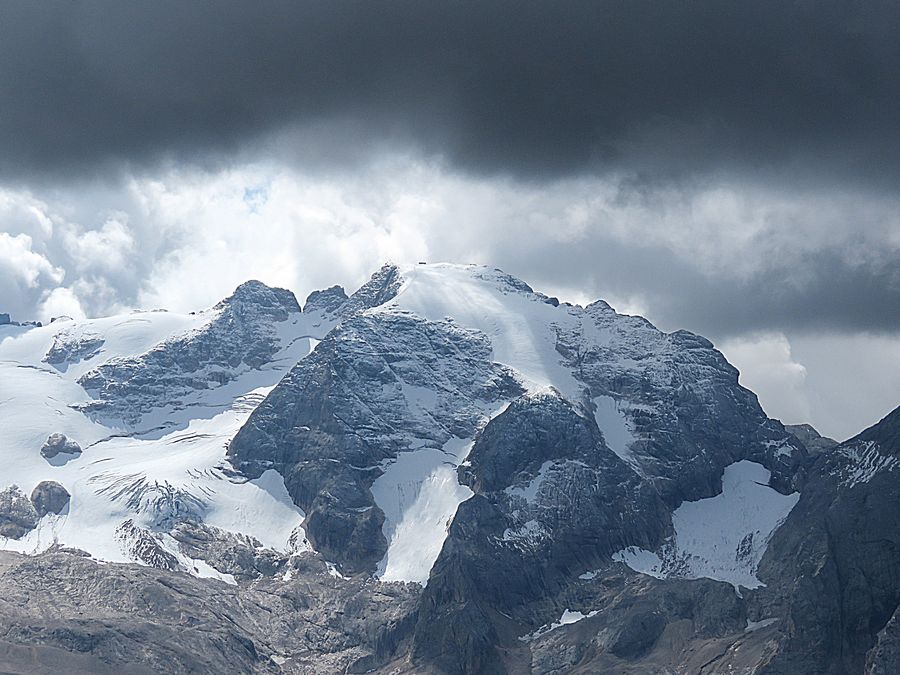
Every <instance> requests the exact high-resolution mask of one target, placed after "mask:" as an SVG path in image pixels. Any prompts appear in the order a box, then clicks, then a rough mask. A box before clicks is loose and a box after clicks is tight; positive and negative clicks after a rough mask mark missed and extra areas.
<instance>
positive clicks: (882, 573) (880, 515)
mask: <svg viewBox="0 0 900 675" xmlns="http://www.w3.org/2000/svg"><path fill="white" fill-rule="evenodd" d="M898 513H900V408H897V409H896V410H894V411H893V412H892V413H891V414H889V415H888V416H887V417H885V418H884V419H883V420H882V421H881V422H879V423H878V424H876V425H875V426H873V427H871V428H869V429H867V430H866V431H864V432H862V433H861V434H859V435H858V436H856V437H854V438H851V439H850V440H848V441H846V442H844V443H842V444H840V445H839V446H837V447H836V448H834V449H833V450H832V451H830V452H828V453H825V454H823V455H820V456H819V457H818V458H817V459H816V461H815V463H814V464H813V466H812V467H811V469H810V471H809V478H808V480H807V481H806V483H805V484H804V487H803V490H802V491H801V497H800V501H799V503H798V504H797V506H796V507H795V508H794V510H793V511H792V512H791V514H790V515H789V516H788V518H787V520H786V521H785V523H784V525H783V526H782V527H781V528H779V529H778V531H777V532H776V533H775V535H774V536H773V538H772V541H771V543H770V544H769V548H768V551H767V553H766V556H765V557H764V558H763V561H762V565H761V567H760V578H761V579H763V581H765V582H766V584H767V586H766V588H765V589H761V590H760V592H759V598H758V602H759V603H760V605H762V606H764V607H766V608H767V609H768V610H769V611H773V612H778V613H779V614H781V615H782V616H784V617H785V618H784V621H785V622H786V624H787V625H788V626H790V630H789V631H788V632H786V633H785V634H783V635H782V637H781V639H782V642H781V644H780V648H779V650H778V652H777V653H776V655H775V656H774V657H773V658H772V661H771V668H772V669H773V671H775V672H779V669H781V671H782V672H784V671H790V670H797V669H800V670H807V671H810V670H811V671H814V672H822V673H841V672H848V673H859V672H863V668H864V666H865V663H866V658H867V653H868V652H870V650H872V649H873V648H876V647H877V648H876V653H875V654H874V655H873V656H872V658H873V660H877V661H880V662H883V663H887V662H890V659H891V658H895V657H892V656H891V654H892V653H893V654H896V632H897V631H896V627H892V626H889V625H888V624H889V621H890V620H891V617H892V616H893V615H894V614H895V612H896V611H897V607H898V603H900V585H898V584H897V579H898V578H900V518H898V517H897V514H898ZM876 642H877V645H876ZM892 650H893V651H892ZM895 663H896V661H895Z"/></svg>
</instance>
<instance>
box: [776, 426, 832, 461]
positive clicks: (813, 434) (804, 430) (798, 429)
mask: <svg viewBox="0 0 900 675" xmlns="http://www.w3.org/2000/svg"><path fill="white" fill-rule="evenodd" d="M784 428H785V429H787V430H788V431H789V432H791V433H792V434H794V436H796V437H797V440H799V441H800V442H801V443H803V446H804V447H805V448H806V451H807V452H808V453H809V454H810V455H813V456H814V455H820V454H822V453H823V452H827V451H829V450H831V449H832V448H834V447H836V446H837V445H838V442H837V441H836V440H834V439H833V438H828V437H827V436H822V435H821V434H820V433H819V432H818V431H816V429H815V427H813V426H812V425H811V424H786V425H785V426H784Z"/></svg>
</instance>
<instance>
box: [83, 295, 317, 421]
mask: <svg viewBox="0 0 900 675" xmlns="http://www.w3.org/2000/svg"><path fill="white" fill-rule="evenodd" d="M212 312H213V313H214V314H213V317H212V319H211V320H210V322H209V323H208V324H206V325H205V326H203V327H202V328H200V329H198V330H196V331H192V332H190V333H187V334H184V335H180V336H177V337H174V338H170V339H168V340H166V341H164V342H162V343H160V344H158V345H157V346H155V347H153V348H152V349H151V350H149V351H148V352H146V353H144V354H141V355H138V356H129V357H123V358H116V359H112V360H110V361H107V362H106V363H104V364H102V365H100V366H98V367H97V368H95V369H93V370H91V371H89V372H87V373H85V374H84V375H83V376H82V377H81V378H80V379H79V380H78V383H79V384H80V385H81V386H82V387H84V388H85V390H87V391H88V393H90V394H91V395H92V396H94V397H95V398H96V399H97V400H96V401H94V402H92V403H89V404H86V405H83V406H80V408H81V409H82V410H83V411H84V412H86V413H89V414H94V415H100V416H101V417H104V418H111V419H120V420H122V421H124V422H126V423H128V424H135V423H137V422H138V421H139V420H140V419H141V416H142V415H143V414H145V413H147V412H149V411H150V410H152V409H154V408H162V407H166V406H174V407H178V406H179V405H181V404H182V402H183V400H184V398H185V397H188V396H190V394H191V393H193V392H196V391H198V390H204V389H210V388H214V387H217V386H221V385H223V384H226V383H228V382H230V381H232V380H234V379H235V378H236V377H237V376H238V375H239V374H241V373H243V372H246V371H247V370H251V369H256V368H260V367H261V366H263V365H265V364H267V363H269V361H270V360H271V359H272V357H273V355H274V354H275V353H276V352H278V350H279V349H281V348H283V347H284V346H286V345H283V344H281V341H280V336H279V334H278V330H277V324H279V323H282V322H285V321H288V320H289V319H291V318H292V317H298V316H299V314H300V306H299V305H298V304H297V299H296V298H295V297H294V294H293V293H291V292H290V291H288V290H285V289H283V288H270V287H268V286H266V285H265V284H263V283H262V282H259V281H248V282H246V283H243V284H241V285H240V286H238V288H237V289H236V290H235V291H234V293H233V294H232V295H231V296H230V297H228V298H226V299H225V300H223V301H222V302H220V303H219V304H217V305H216V306H215V307H214V308H213V310H212Z"/></svg>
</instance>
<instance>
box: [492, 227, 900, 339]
mask: <svg viewBox="0 0 900 675" xmlns="http://www.w3.org/2000/svg"><path fill="white" fill-rule="evenodd" d="M497 259H498V260H500V263H499V264H500V265H501V266H505V268H506V269H507V270H509V271H513V272H517V273H520V274H521V276H524V277H526V278H528V279H530V280H532V282H533V285H534V286H535V287H536V288H541V286H542V285H547V286H549V287H557V288H558V287H560V286H564V287H568V288H571V289H577V290H578V291H580V292H582V293H586V294H589V295H590V294H591V293H593V295H595V296H596V297H601V298H603V297H608V294H612V295H613V296H618V297H623V298H628V297H633V296H635V295H637V296H638V297H639V299H640V301H641V303H642V304H644V305H646V307H647V314H648V318H650V319H652V320H653V321H654V322H656V323H657V324H658V326H659V327H660V328H662V329H663V330H667V331H672V330H676V329H680V328H687V329H689V330H691V331H694V332H697V333H700V334H702V335H705V336H707V337H710V338H713V339H716V340H718V339H722V338H728V337H733V336H737V335H741V334H748V333H754V332H756V331H767V330H768V331H771V330H781V331H788V332H791V333H800V334H816V333H829V332H838V333H840V332H846V331H847V330H848V329H851V330H853V331H861V332H866V333H874V334H884V335H894V336H897V335H900V262H898V261H897V260H889V259H886V260H884V261H881V262H879V263H868V264H853V263H851V262H850V261H848V260H847V259H846V257H845V256H844V255H843V252H842V251H839V250H833V249H824V250H821V251H816V252H813V253H810V254H809V255H807V256H805V257H804V259H803V260H802V261H800V262H798V263H796V264H791V265H782V264H774V263H773V264H770V265H762V266H761V267H760V268H759V269H758V270H756V271H755V272H753V273H752V274H749V275H747V276H746V277H744V278H731V277H728V276H722V275H716V276H714V277H710V276H707V275H705V274H703V273H702V272H700V271H699V270H698V269H697V268H696V267H695V266H692V265H691V264H690V263H689V262H688V261H685V260H683V259H679V258H677V257H676V256H674V255H673V254H672V252H671V251H669V250H668V249H666V248H664V247H659V246H643V247H642V246H634V245H625V244H622V243H619V242H615V241H611V240H602V241H595V242H585V243H583V244H582V245H578V246H572V245H568V244H560V243H557V244H549V245H546V246H544V247H543V250H542V251H540V252H539V253H535V252H533V251H532V252H519V253H508V252H506V253H505V252H503V251H498V252H497Z"/></svg>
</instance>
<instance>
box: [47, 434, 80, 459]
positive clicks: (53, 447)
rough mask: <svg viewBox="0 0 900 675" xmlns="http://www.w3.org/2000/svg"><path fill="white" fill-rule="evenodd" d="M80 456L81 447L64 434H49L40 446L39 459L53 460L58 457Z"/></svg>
mask: <svg viewBox="0 0 900 675" xmlns="http://www.w3.org/2000/svg"><path fill="white" fill-rule="evenodd" d="M80 454H81V446H80V445H78V443H77V442H75V441H73V440H72V439H71V438H66V435H65V434H60V433H56V434H50V435H49V436H48V437H47V440H46V441H44V444H43V445H42V446H41V457H43V458H44V459H46V460H54V459H56V458H57V456H58V455H72V456H77V455H80Z"/></svg>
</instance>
